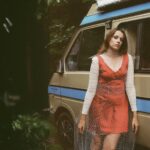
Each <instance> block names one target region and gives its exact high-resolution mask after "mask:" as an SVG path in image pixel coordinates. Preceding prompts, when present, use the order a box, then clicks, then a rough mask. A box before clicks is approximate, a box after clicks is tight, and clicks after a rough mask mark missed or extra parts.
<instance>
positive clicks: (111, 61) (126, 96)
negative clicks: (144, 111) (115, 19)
mask: <svg viewBox="0 0 150 150" xmlns="http://www.w3.org/2000/svg"><path fill="white" fill-rule="evenodd" d="M128 102H129V104H130V107H131V110H132V112H133V117H132V130H133V131H134V133H136V132H137V130H138V119H137V112H136V111H137V108H136V94H135V87H134V68H133V61H132V57H131V55H129V54H128V53H127V39H126V35H125V33H124V31H123V30H121V29H113V30H111V31H110V32H109V33H108V34H107V36H106V39H105V41H104V44H103V48H102V50H101V51H100V53H99V54H98V55H97V56H95V57H93V59H92V64H91V69H90V78H89V86H88V90H87V93H86V96H85V101H84V104H83V108H82V115H81V117H80V121H79V123H78V129H79V131H80V133H83V131H84V129H85V122H86V117H87V114H88V111H89V126H88V131H89V132H90V133H91V134H92V142H91V144H90V149H91V150H99V149H100V147H101V148H102V150H115V149H116V147H117V144H118V141H119V138H120V136H121V134H123V133H127V132H128V130H129V127H128V122H129V113H128V108H129V107H128Z"/></svg>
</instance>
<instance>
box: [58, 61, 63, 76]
mask: <svg viewBox="0 0 150 150" xmlns="http://www.w3.org/2000/svg"><path fill="white" fill-rule="evenodd" d="M57 73H59V74H63V73H64V64H63V60H62V59H61V60H59V64H58V67H57Z"/></svg>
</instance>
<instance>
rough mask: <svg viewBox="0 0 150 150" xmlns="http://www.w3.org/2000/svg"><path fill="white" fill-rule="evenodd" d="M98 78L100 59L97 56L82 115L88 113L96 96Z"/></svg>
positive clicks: (92, 67) (93, 60) (93, 61)
mask: <svg viewBox="0 0 150 150" xmlns="http://www.w3.org/2000/svg"><path fill="white" fill-rule="evenodd" d="M98 76H99V64H98V58H97V57H96V56H95V57H93V59H92V63H91V67H90V74H89V84H88V89H87V92H86V95H85V98H84V103H83V108H82V114H84V115H86V114H87V113H88V111H89V108H90V105H91V102H92V100H93V98H94V96H95V93H96V88H97V83H98ZM83 118H84V117H83Z"/></svg>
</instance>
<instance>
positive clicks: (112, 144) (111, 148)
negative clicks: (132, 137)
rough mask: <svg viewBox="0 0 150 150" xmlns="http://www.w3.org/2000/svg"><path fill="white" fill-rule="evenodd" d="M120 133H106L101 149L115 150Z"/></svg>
mask: <svg viewBox="0 0 150 150" xmlns="http://www.w3.org/2000/svg"><path fill="white" fill-rule="evenodd" d="M119 138H120V134H108V135H106V137H105V139H104V143H103V150H115V149H116V147H117V143H118V141H119Z"/></svg>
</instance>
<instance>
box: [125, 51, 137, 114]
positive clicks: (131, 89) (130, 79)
mask: <svg viewBox="0 0 150 150" xmlns="http://www.w3.org/2000/svg"><path fill="white" fill-rule="evenodd" d="M128 58H129V62H128V71H127V78H126V93H127V96H128V99H129V103H130V106H131V110H132V111H137V107H136V91H135V86H134V66H133V60H132V56H131V55H129V54H128Z"/></svg>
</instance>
